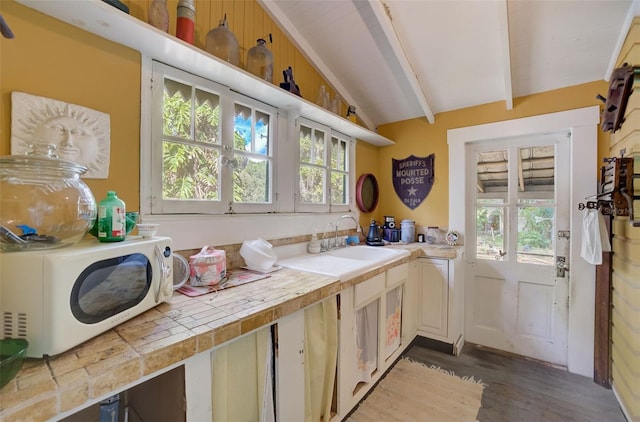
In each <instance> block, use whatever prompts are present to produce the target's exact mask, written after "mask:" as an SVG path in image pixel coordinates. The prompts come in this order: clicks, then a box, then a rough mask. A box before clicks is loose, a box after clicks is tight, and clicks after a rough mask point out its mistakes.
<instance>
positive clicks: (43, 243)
mask: <svg viewBox="0 0 640 422" xmlns="http://www.w3.org/2000/svg"><path fill="white" fill-rule="evenodd" d="M54 150H55V146H54V145H36V146H35V147H32V148H31V150H30V151H29V152H28V153H27V154H25V155H8V156H4V157H0V192H2V195H1V196H0V250H2V251H20V250H30V249H48V248H58V247H62V246H67V245H72V244H74V243H76V242H77V241H79V240H80V239H82V237H83V236H84V235H85V234H86V233H87V231H88V230H89V229H90V228H91V227H92V226H93V224H94V222H95V219H96V214H97V207H96V200H95V198H94V196H93V193H92V192H91V189H89V187H88V186H87V185H86V184H85V183H84V182H83V181H82V180H81V179H80V175H81V174H83V173H84V172H85V171H86V170H87V168H86V167H84V166H82V165H80V164H77V163H74V162H71V161H66V160H60V159H58V158H57V157H56V156H55V154H54Z"/></svg>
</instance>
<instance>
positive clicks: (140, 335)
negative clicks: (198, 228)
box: [0, 243, 462, 421]
mask: <svg viewBox="0 0 640 422" xmlns="http://www.w3.org/2000/svg"><path fill="white" fill-rule="evenodd" d="M392 247H400V248H405V249H410V250H411V252H412V253H411V255H410V256H408V257H406V258H402V259H399V260H396V261H394V262H392V263H390V264H387V265H384V266H381V267H378V268H375V269H372V270H371V271H368V272H367V273H365V274H363V275H361V276H358V277H356V278H354V279H351V280H346V281H345V282H340V281H338V280H336V279H334V278H330V277H326V276H321V275H317V274H311V273H305V272H301V271H295V270H289V269H282V270H279V271H277V272H274V273H271V276H270V277H269V278H265V279H262V280H258V281H254V282H252V283H247V284H244V285H241V286H237V287H233V288H229V289H225V290H221V291H219V292H217V293H210V294H206V295H203V296H198V297H188V296H185V295H182V294H181V293H174V294H173V297H171V298H170V299H169V300H168V301H167V302H165V303H162V304H160V305H158V306H156V307H155V308H153V309H151V310H149V311H147V312H145V313H143V314H141V315H139V316H137V317H135V318H133V319H131V320H129V321H126V322H124V323H122V324H120V325H118V326H117V327H115V328H113V329H111V330H109V331H107V332H105V333H103V334H101V335H99V336H97V337H95V338H93V339H91V340H89V341H87V342H85V343H82V344H81V345H79V346H77V347H75V348H73V349H71V350H69V351H67V352H64V353H61V354H59V355H56V356H53V357H46V358H43V359H26V360H25V363H24V365H23V367H22V369H21V370H20V372H19V373H18V375H17V376H16V377H15V378H14V379H13V380H11V381H10V382H9V383H8V384H7V385H6V386H4V387H3V388H2V389H1V390H0V420H2V421H14V420H15V421H18V420H19V421H28V420H34V421H40V420H46V419H50V418H53V417H55V416H56V415H57V414H59V413H62V412H66V411H69V410H71V409H74V408H81V407H82V406H83V405H85V404H86V402H87V401H95V400H96V399H98V398H103V397H105V396H108V395H109V394H112V393H113V394H115V392H117V391H120V390H122V389H123V388H125V387H126V386H128V385H130V384H132V383H135V382H136V381H137V380H139V379H140V378H143V377H148V376H149V375H152V374H154V373H156V372H158V371H162V370H163V369H164V368H167V367H169V366H171V365H174V364H176V363H178V362H180V361H183V360H186V359H188V358H190V357H192V356H194V355H195V354H197V353H200V352H203V351H206V350H209V349H211V348H213V347H215V346H217V345H220V344H222V343H225V342H227V341H230V340H232V339H234V338H236V337H239V336H241V335H242V334H245V333H248V332H250V331H252V330H254V329H256V328H259V327H261V326H264V325H267V324H270V323H272V322H274V321H276V320H278V319H279V318H281V317H283V316H286V315H289V314H292V313H294V312H296V311H298V310H300V309H303V308H305V307H307V306H309V305H311V304H313V303H315V302H318V301H320V300H322V299H324V298H327V297H330V296H333V295H335V294H337V293H338V292H340V291H341V290H343V289H344V288H346V287H349V286H352V285H354V284H358V283H360V282H361V281H364V280H366V279H368V278H370V277H372V276H374V275H375V274H378V273H381V272H383V271H386V270H387V269H389V268H391V267H394V266H397V265H399V264H402V263H405V262H409V261H411V260H413V259H415V258H418V257H432V258H445V259H454V258H456V257H458V256H460V254H461V253H462V248H461V247H453V248H452V247H445V246H444V245H427V244H425V243H412V244H402V245H401V244H398V245H394V246H392Z"/></svg>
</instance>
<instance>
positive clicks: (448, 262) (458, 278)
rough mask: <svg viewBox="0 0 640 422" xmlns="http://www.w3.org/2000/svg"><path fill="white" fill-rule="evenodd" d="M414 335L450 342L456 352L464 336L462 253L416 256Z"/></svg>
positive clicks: (458, 350) (456, 352)
mask: <svg viewBox="0 0 640 422" xmlns="http://www.w3.org/2000/svg"><path fill="white" fill-rule="evenodd" d="M418 261H419V262H418V265H419V271H420V282H419V288H418V291H419V292H418V296H419V298H420V303H419V306H418V335H419V336H422V337H427V338H430V339H434V340H437V341H440V342H443V343H447V344H450V345H452V352H453V353H454V354H455V355H458V354H459V353H460V350H461V348H462V345H463V344H464V338H463V333H462V327H463V316H464V312H463V311H464V310H463V303H464V300H463V299H464V298H463V295H464V289H463V286H462V281H463V280H464V277H463V275H462V274H461V270H462V267H461V262H462V257H458V258H456V259H439V258H419V259H418Z"/></svg>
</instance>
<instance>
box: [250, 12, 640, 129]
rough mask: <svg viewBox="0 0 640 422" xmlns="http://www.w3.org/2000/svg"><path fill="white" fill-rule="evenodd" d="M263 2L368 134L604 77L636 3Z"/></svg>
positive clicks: (509, 104) (508, 106)
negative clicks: (386, 125)
mask: <svg viewBox="0 0 640 422" xmlns="http://www.w3.org/2000/svg"><path fill="white" fill-rule="evenodd" d="M259 2H260V4H261V5H262V7H263V8H264V9H265V10H266V11H267V13H269V14H270V16H271V17H272V18H273V19H274V20H275V21H276V22H277V23H279V25H280V27H281V28H282V29H283V30H284V31H285V33H287V34H288V35H289V37H290V39H291V40H292V41H293V42H295V43H296V44H297V45H298V47H299V49H300V50H301V51H302V52H303V53H304V54H305V55H306V56H307V58H308V59H309V60H310V61H311V62H312V63H313V64H314V65H315V66H316V68H317V69H318V70H319V72H320V73H321V74H322V75H323V76H324V77H325V78H326V79H327V81H328V82H329V83H330V84H331V85H332V86H333V87H334V88H335V90H336V91H337V92H339V93H340V95H341V96H342V97H343V98H344V99H345V101H346V102H347V103H349V104H353V105H355V106H356V110H357V113H358V115H359V117H360V118H361V120H362V121H363V122H364V123H365V125H366V126H368V127H369V128H370V129H372V130H375V128H376V127H377V126H378V125H380V124H384V123H389V122H395V121H400V120H405V119H410V118H415V117H422V116H426V118H427V119H428V120H429V121H430V122H431V123H433V122H434V119H435V117H434V116H435V115H437V113H440V112H444V111H449V110H455V109H460V108H464V107H470V106H475V105H479V104H486V103H491V102H496V101H504V104H505V108H506V109H511V108H513V98H516V97H520V96H523V95H529V94H534V93H538V92H544V91H549V90H552V89H557V88H562V87H567V86H572V85H578V84H582V83H586V82H592V81H596V80H608V76H609V74H610V73H611V71H612V70H613V66H614V63H615V58H616V57H617V56H618V52H619V49H620V46H621V45H622V42H623V41H624V37H625V36H626V33H627V30H628V27H629V24H630V22H631V20H632V18H633V16H634V14H636V13H635V11H636V10H637V4H638V3H637V0H636V1H633V0H384V1H381V0H369V1H367V0H297V1H291V0H259ZM294 72H295V69H294ZM595 94H596V93H594V97H595ZM601 94H603V95H605V96H606V94H607V93H606V92H602V93H601ZM315 96H316V95H315V93H313V94H312V95H306V97H307V98H308V99H310V100H312V101H313V100H315Z"/></svg>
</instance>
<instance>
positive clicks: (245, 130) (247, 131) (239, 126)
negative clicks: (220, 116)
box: [233, 104, 253, 151]
mask: <svg viewBox="0 0 640 422" xmlns="http://www.w3.org/2000/svg"><path fill="white" fill-rule="evenodd" d="M235 113H236V114H235V117H234V119H233V148H234V149H235V150H238V151H251V150H252V148H251V143H252V142H251V141H252V139H253V137H252V127H251V126H252V116H251V109H250V108H249V107H245V106H243V105H240V104H236V105H235Z"/></svg>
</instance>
